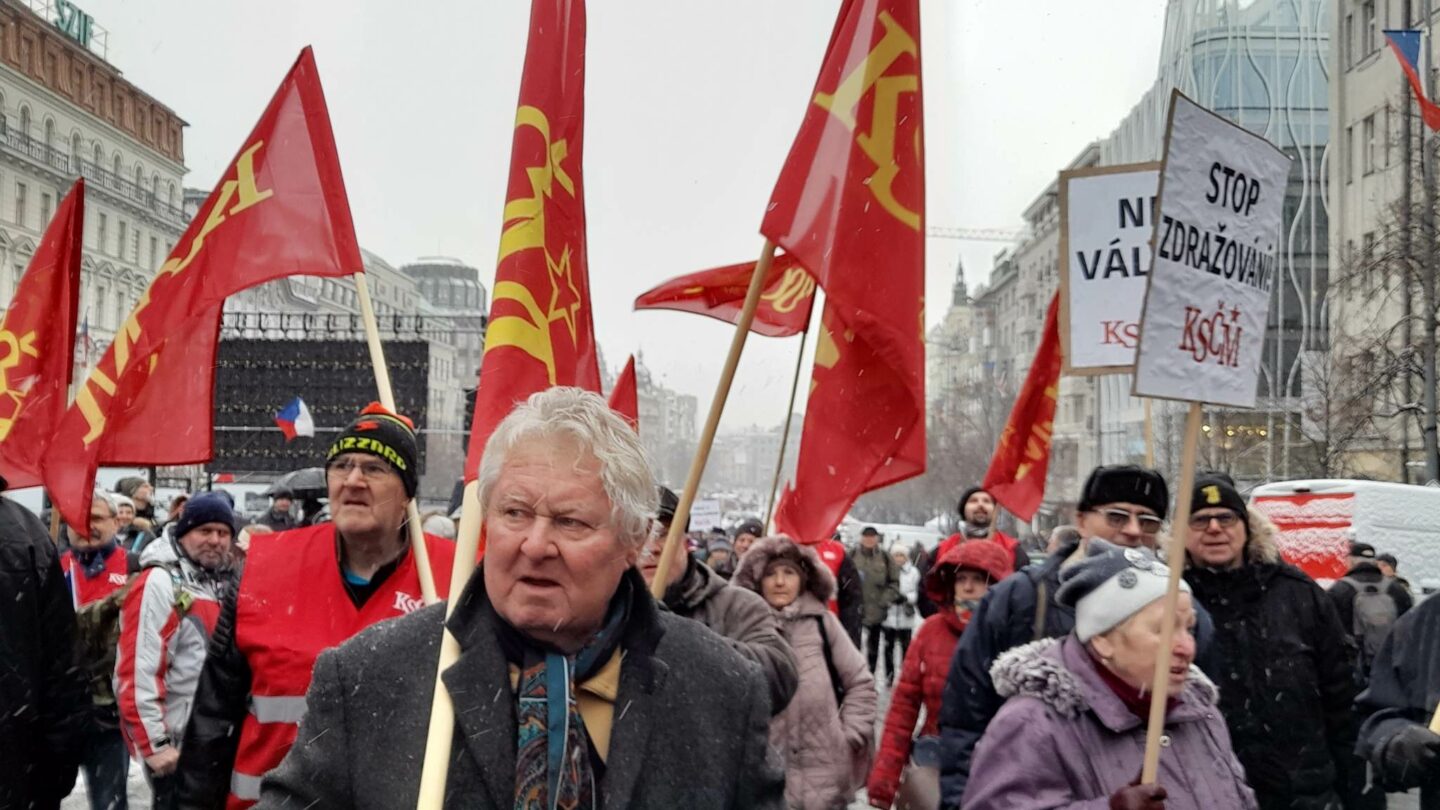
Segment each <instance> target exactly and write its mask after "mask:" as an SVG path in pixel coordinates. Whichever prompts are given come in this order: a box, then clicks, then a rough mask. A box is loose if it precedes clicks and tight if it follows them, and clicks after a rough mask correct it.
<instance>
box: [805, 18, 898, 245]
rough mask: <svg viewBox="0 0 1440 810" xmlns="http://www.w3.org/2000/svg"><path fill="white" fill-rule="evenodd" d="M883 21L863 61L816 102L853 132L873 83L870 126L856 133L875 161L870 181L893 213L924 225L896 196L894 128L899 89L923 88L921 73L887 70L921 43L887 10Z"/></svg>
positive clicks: (884, 206)
mask: <svg viewBox="0 0 1440 810" xmlns="http://www.w3.org/2000/svg"><path fill="white" fill-rule="evenodd" d="M880 23H881V25H883V26H885V35H884V36H883V37H881V38H880V41H879V42H877V43H875V47H874V48H872V49H871V50H870V53H869V54H867V55H866V57H865V61H864V62H862V63H860V64H859V65H857V66H856V67H855V69H854V70H852V71H850V75H848V76H846V77H845V79H844V80H843V81H841V82H840V85H839V86H838V87H836V88H835V92H834V93H833V94H832V93H816V94H815V103H816V104H818V105H819V106H821V107H822V108H824V109H825V110H828V111H829V112H830V114H831V115H833V116H835V117H836V118H838V119H840V122H841V123H843V124H844V125H845V127H846V128H847V129H849V130H850V131H851V132H854V131H855V126H856V120H855V110H856V108H857V107H859V105H860V99H861V97H862V96H864V95H865V94H866V93H868V92H870V89H871V88H872V87H873V88H874V90H875V98H874V101H872V102H871V103H872V104H873V105H874V106H873V108H872V113H871V117H870V132H862V133H859V134H857V135H856V136H855V141H856V143H858V144H859V145H860V151H862V152H864V153H865V156H866V157H868V158H870V160H872V161H873V162H874V163H875V173H874V174H872V175H870V178H869V179H868V180H867V182H866V185H867V186H869V188H870V193H871V194H874V195H875V199H876V200H877V201H879V203H880V206H881V207H882V208H884V209H885V210H886V211H889V212H890V214H891V215H892V216H894V217H895V218H896V219H898V220H900V221H901V222H903V223H905V224H906V225H908V226H909V227H911V228H913V229H914V230H917V231H918V230H920V214H919V212H917V211H911V210H910V209H908V208H906V207H905V206H904V205H902V204H901V203H900V201H899V200H897V199H896V198H895V189H894V185H895V177H896V176H897V175H899V174H900V167H899V166H898V165H896V163H895V130H896V129H897V127H898V125H899V106H900V95H901V94H902V93H914V92H917V91H918V90H919V89H920V79H919V77H918V76H916V75H915V74H914V73H903V74H900V75H898V76H886V75H884V74H885V71H887V70H889V69H890V66H891V65H894V64H895V62H897V61H898V60H899V59H900V57H902V56H905V55H906V54H909V55H910V56H912V57H915V58H916V59H917V60H918V58H919V56H920V49H919V48H918V47H916V45H915V38H914V37H912V36H910V34H909V32H907V31H906V30H905V29H904V28H901V27H900V24H899V23H897V22H895V18H893V17H891V16H890V14H889V13H888V12H884V11H882V12H880Z"/></svg>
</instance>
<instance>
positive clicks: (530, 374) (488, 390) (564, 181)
mask: <svg viewBox="0 0 1440 810" xmlns="http://www.w3.org/2000/svg"><path fill="white" fill-rule="evenodd" d="M584 122H585V4H584V2H582V0H534V2H533V3H532V4H531V6H530V41H529V44H528V45H527V47H526V50H525V70H524V73H523V75H522V77H521V80H520V103H519V109H518V110H517V112H516V114H515V137H514V140H513V141H512V142H511V145H510V188H509V190H508V191H507V193H506V203H505V224H504V229H503V230H502V232H501V234H500V257H499V259H498V261H497V263H496V268H495V288H494V290H495V291H494V298H493V300H492V301H491V303H490V324H489V326H488V327H487V329H486V331H485V354H484V362H482V363H481V366H480V385H479V389H478V390H477V391H476V393H475V415H474V418H473V420H472V421H471V424H470V448H469V453H468V455H467V456H466V459H465V480H466V481H473V480H475V476H476V475H477V474H478V472H479V469H480V455H481V454H482V453H483V452H484V451H485V442H486V441H488V440H489V438H490V434H491V433H493V432H494V431H495V426H496V425H498V424H499V423H500V420H501V419H504V418H505V416H506V414H508V413H510V410H511V409H512V408H514V407H515V405H516V403H519V402H522V401H524V400H525V399H526V398H527V397H529V396H530V395H531V394H533V393H535V392H536V391H541V390H544V389H546V388H549V387H551V386H554V385H574V386H579V387H581V388H584V389H586V390H589V391H595V392H597V393H598V392H599V391H600V364H599V360H598V358H597V356H596V352H595V324H594V321H593V319H592V314H591V310H590V273H589V270H588V267H587V263H586V253H585V194H584V186H583V184H582V182H581V156H582V134H583V130H584Z"/></svg>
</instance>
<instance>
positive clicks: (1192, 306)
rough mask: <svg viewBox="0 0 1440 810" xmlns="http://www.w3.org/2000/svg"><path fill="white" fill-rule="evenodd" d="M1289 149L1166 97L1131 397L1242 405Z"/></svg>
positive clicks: (1271, 265) (1246, 400)
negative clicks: (1147, 275)
mask: <svg viewBox="0 0 1440 810" xmlns="http://www.w3.org/2000/svg"><path fill="white" fill-rule="evenodd" d="M1289 176H1290V158H1288V157H1286V156H1285V154H1284V153H1283V152H1281V151H1280V150H1279V149H1277V148H1276V147H1275V146H1274V145H1273V144H1271V143H1270V142H1269V141H1267V140H1265V139H1264V138H1261V137H1259V136H1258V135H1254V134H1252V133H1250V132H1247V131H1246V130H1244V129H1242V128H1240V127H1238V126H1236V125H1234V124H1232V123H1230V122H1229V121H1226V120H1225V119H1223V118H1221V117H1220V116H1218V115H1216V114H1214V113H1212V112H1210V111H1209V110H1206V109H1205V108H1203V107H1201V106H1199V105H1197V104H1196V103H1195V102H1193V101H1191V100H1190V99H1188V98H1186V97H1185V96H1184V94H1182V93H1180V92H1179V91H1178V90H1177V91H1175V92H1174V93H1173V95H1171V97H1170V125H1169V128H1168V132H1167V134H1166V138H1165V166H1164V169H1163V171H1162V173H1161V181H1160V203H1159V210H1158V212H1157V214H1156V217H1155V234H1154V243H1155V259H1154V262H1153V264H1152V266H1151V270H1150V284H1149V287H1148V288H1147V289H1146V293H1145V308H1144V313H1143V317H1142V319H1141V323H1140V346H1139V348H1138V349H1137V350H1136V362H1135V386H1134V393H1135V394H1136V395H1137V396H1148V397H1161V398H1165V399H1180V400H1190V401H1194V402H1210V403H1215V404H1219V405H1230V406H1234V407H1240V408H1249V407H1253V406H1254V404H1255V397H1256V393H1257V392H1256V387H1257V383H1258V379H1259V374H1260V356H1261V349H1262V347H1263V346H1264V343H1265V324H1266V320H1267V319H1268V317H1269V312H1270V297H1271V289H1272V288H1273V287H1274V286H1275V284H1276V282H1277V278H1276V276H1277V272H1278V267H1279V261H1278V260H1279V252H1280V231H1281V219H1282V214H1283V206H1284V202H1285V187H1286V184H1287V182H1288V180H1289Z"/></svg>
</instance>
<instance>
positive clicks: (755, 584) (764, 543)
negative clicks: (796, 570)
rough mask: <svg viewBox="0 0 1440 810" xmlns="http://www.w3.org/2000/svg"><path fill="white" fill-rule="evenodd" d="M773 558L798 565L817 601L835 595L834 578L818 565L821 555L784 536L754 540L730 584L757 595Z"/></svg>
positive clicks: (823, 600) (828, 570) (824, 567)
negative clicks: (779, 558)
mask: <svg viewBox="0 0 1440 810" xmlns="http://www.w3.org/2000/svg"><path fill="white" fill-rule="evenodd" d="M776 557H788V558H790V559H792V560H794V561H795V562H796V563H798V564H799V566H800V569H801V570H802V571H804V572H805V589H806V590H807V591H808V592H809V593H810V594H811V595H813V596H814V597H815V598H816V599H819V600H820V604H822V605H823V604H825V603H826V602H828V601H830V597H831V596H833V595H834V594H835V576H834V575H833V574H831V573H830V568H829V566H827V565H825V563H823V562H821V561H820V555H818V554H816V553H815V549H813V548H811V547H810V546H805V545H801V544H799V543H797V542H795V541H794V540H791V539H790V538H788V537H786V536H784V535H770V536H768V537H762V538H760V539H759V540H756V541H755V543H754V544H753V545H751V546H750V550H749V551H746V552H745V556H743V557H741V558H740V563H739V565H738V566H736V568H735V575H734V577H732V578H731V580H730V584H732V585H738V586H740V587H742V588H749V589H750V590H752V591H754V592H756V593H760V580H762V579H764V578H765V567H766V566H768V565H769V564H770V561H771V560H773V559H775V558H776Z"/></svg>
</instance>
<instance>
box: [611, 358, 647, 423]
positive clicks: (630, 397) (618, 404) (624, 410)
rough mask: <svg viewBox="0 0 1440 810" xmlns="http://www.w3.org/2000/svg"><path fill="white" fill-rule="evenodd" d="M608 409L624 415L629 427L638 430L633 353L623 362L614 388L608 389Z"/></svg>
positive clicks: (638, 393) (638, 402)
mask: <svg viewBox="0 0 1440 810" xmlns="http://www.w3.org/2000/svg"><path fill="white" fill-rule="evenodd" d="M610 410H612V411H615V412H616V413H618V414H620V415H621V416H623V417H625V421H626V422H629V423H630V427H632V428H635V432H636V433H639V432H640V392H639V391H637V390H636V388H635V355H633V354H632V355H630V360H629V361H628V362H626V363H625V370H624V371H622V372H620V379H618V380H616V381H615V388H614V389H613V390H611V391H610Z"/></svg>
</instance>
